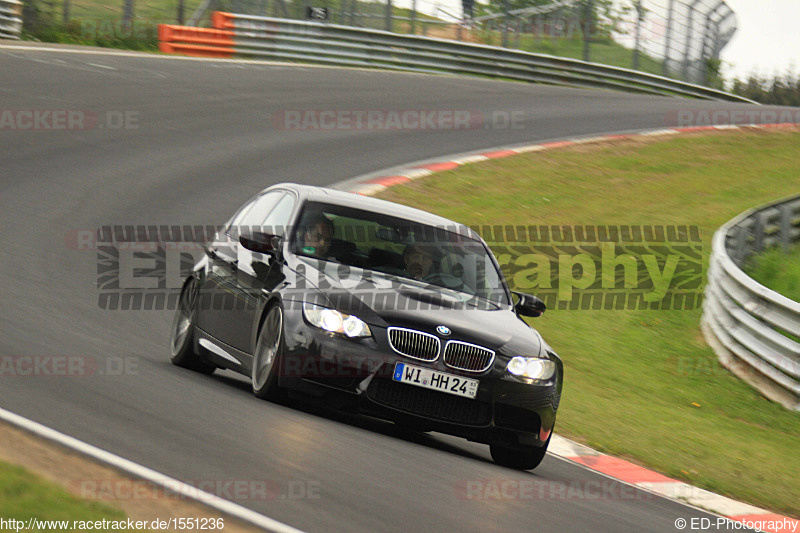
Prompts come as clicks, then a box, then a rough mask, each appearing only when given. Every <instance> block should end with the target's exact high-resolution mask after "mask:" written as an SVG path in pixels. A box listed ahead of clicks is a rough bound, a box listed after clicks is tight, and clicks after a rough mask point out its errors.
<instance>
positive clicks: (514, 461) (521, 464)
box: [489, 434, 552, 470]
mask: <svg viewBox="0 0 800 533" xmlns="http://www.w3.org/2000/svg"><path fill="white" fill-rule="evenodd" d="M551 437H552V434H551ZM549 445H550V437H548V438H547V442H545V443H544V446H542V447H541V448H535V447H533V446H521V447H518V448H508V447H505V446H500V445H498V444H490V445H489V451H490V452H491V453H492V459H493V460H494V462H495V463H497V464H499V465H501V466H505V467H508V468H513V469H515V470H533V469H534V468H536V467H537V466H539V464H540V463H541V462H542V459H544V456H545V455H546V454H547V447H548V446H549Z"/></svg>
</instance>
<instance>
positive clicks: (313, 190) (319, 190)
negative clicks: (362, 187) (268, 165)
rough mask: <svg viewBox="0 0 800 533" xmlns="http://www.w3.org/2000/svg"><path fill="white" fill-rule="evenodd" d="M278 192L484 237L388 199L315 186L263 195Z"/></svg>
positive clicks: (295, 186) (290, 186) (281, 186)
mask: <svg viewBox="0 0 800 533" xmlns="http://www.w3.org/2000/svg"><path fill="white" fill-rule="evenodd" d="M275 189H288V190H291V191H294V192H296V193H297V195H298V196H299V197H300V198H301V199H302V200H306V201H311V202H322V203H328V204H333V205H339V206H343V207H352V208H355V209H363V210H365V211H373V212H376V213H381V214H385V215H389V216H393V217H397V218H403V219H407V220H411V221H413V222H419V223H421V224H426V225H428V226H434V227H443V228H446V229H448V230H450V231H454V232H456V233H458V234H460V235H464V236H468V237H471V238H473V239H477V240H482V239H481V237H480V235H478V234H477V233H476V232H474V231H473V230H472V229H471V228H470V227H469V226H466V225H464V224H461V223H459V222H455V221H453V220H449V219H447V218H444V217H440V216H438V215H434V214H433V213H429V212H427V211H423V210H421V209H416V208H414V207H408V206H406V205H402V204H397V203H394V202H388V201H386V200H379V199H378V198H372V197H370V196H364V195H361V194H355V193H351V192H346V191H340V190H336V189H328V188H326V187H315V186H312V185H300V184H297V183H279V184H277V185H273V186H271V187H268V188H267V189H264V191H263V192H266V191H272V190H275Z"/></svg>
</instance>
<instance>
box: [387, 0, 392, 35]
mask: <svg viewBox="0 0 800 533" xmlns="http://www.w3.org/2000/svg"><path fill="white" fill-rule="evenodd" d="M386 31H392V0H386Z"/></svg>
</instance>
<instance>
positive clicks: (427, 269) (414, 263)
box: [403, 244, 436, 280]
mask: <svg viewBox="0 0 800 533" xmlns="http://www.w3.org/2000/svg"><path fill="white" fill-rule="evenodd" d="M435 258H436V252H435V248H434V247H433V246H430V245H422V244H409V245H408V246H407V247H406V249H405V251H404V252H403V264H404V265H405V267H406V271H407V272H408V273H409V274H411V277H413V278H414V279H417V280H422V279H424V278H425V277H426V276H429V275H430V274H431V273H432V270H433V263H434V260H435Z"/></svg>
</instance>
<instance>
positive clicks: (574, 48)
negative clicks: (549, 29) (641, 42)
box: [478, 31, 662, 75]
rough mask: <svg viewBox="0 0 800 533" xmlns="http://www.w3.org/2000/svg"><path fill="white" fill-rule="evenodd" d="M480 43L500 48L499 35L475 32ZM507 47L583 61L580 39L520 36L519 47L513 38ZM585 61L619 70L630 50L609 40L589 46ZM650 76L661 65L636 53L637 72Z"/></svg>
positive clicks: (626, 62)
mask: <svg viewBox="0 0 800 533" xmlns="http://www.w3.org/2000/svg"><path fill="white" fill-rule="evenodd" d="M478 35H480V37H481V40H482V41H483V42H484V43H485V44H491V45H494V46H500V44H501V43H502V36H501V34H500V33H499V32H496V31H492V32H479V33H478ZM509 46H511V47H513V48H518V49H520V50H525V51H527V52H535V53H537V54H549V55H553V56H557V57H569V58H572V59H583V38H582V37H580V36H579V37H572V38H568V37H563V38H551V39H548V38H542V39H537V38H535V37H534V36H532V35H527V34H526V35H520V38H519V43H517V41H516V40H515V38H514V35H513V34H510V35H509ZM589 60H590V61H591V62H592V63H601V64H603V65H611V66H615V67H622V68H632V67H633V50H631V49H630V48H626V47H624V46H622V45H621V44H618V43H616V42H614V41H613V40H611V39H605V40H599V41H597V42H592V44H591V49H590V57H589ZM638 70H641V71H643V72H649V73H651V74H659V75H660V74H662V65H661V62H659V61H657V60H655V59H653V58H652V57H650V56H648V55H646V54H644V53H640V54H639V69H638Z"/></svg>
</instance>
